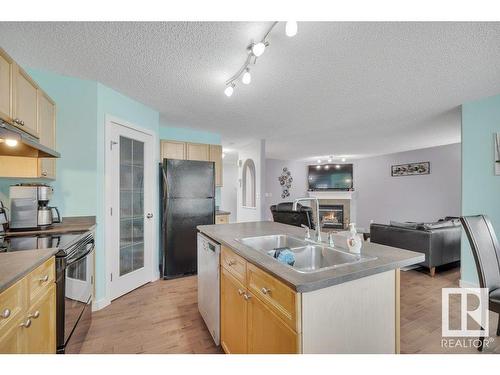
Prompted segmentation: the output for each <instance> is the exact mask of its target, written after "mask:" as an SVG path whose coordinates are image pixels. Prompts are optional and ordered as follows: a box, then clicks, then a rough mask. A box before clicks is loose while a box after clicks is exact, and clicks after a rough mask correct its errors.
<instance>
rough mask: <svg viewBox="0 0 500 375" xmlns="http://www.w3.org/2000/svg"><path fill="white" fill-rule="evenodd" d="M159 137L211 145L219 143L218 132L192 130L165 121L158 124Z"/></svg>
mask: <svg viewBox="0 0 500 375" xmlns="http://www.w3.org/2000/svg"><path fill="white" fill-rule="evenodd" d="M160 139H170V140H172V141H180V142H194V143H207V144H211V145H220V144H221V137H220V134H216V133H211V132H206V131H201V130H194V129H188V128H179V127H176V126H171V125H169V124H166V123H161V124H160Z"/></svg>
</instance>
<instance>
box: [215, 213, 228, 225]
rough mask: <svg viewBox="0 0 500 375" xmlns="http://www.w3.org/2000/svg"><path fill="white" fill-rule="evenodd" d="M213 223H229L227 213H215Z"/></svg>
mask: <svg viewBox="0 0 500 375" xmlns="http://www.w3.org/2000/svg"><path fill="white" fill-rule="evenodd" d="M215 224H229V215H215Z"/></svg>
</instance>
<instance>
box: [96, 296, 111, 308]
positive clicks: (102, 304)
mask: <svg viewBox="0 0 500 375" xmlns="http://www.w3.org/2000/svg"><path fill="white" fill-rule="evenodd" d="M110 304H111V301H110V300H109V298H101V299H100V300H98V301H93V302H92V311H98V310H101V309H104V308H105V307H106V306H108V305H110Z"/></svg>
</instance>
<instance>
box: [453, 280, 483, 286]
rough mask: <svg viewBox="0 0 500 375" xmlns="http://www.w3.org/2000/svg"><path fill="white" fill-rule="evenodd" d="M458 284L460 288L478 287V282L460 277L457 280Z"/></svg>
mask: <svg viewBox="0 0 500 375" xmlns="http://www.w3.org/2000/svg"><path fill="white" fill-rule="evenodd" d="M458 285H460V288H479V285H478V284H476V283H471V282H469V281H464V280H462V279H460V280H459V282H458Z"/></svg>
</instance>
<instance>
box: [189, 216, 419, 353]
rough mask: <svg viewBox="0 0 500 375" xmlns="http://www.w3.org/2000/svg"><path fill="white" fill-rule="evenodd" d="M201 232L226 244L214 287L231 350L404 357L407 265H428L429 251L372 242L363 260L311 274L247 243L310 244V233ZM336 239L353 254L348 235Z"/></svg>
mask: <svg viewBox="0 0 500 375" xmlns="http://www.w3.org/2000/svg"><path fill="white" fill-rule="evenodd" d="M198 230H199V231H200V232H201V233H202V234H203V235H205V236H207V237H209V238H211V239H212V240H214V241H216V242H218V243H219V244H221V247H222V250H221V255H220V285H214V288H220V311H221V314H220V327H221V345H222V348H223V350H224V351H225V352H226V353H398V352H399V268H401V267H405V266H409V265H412V264H416V263H420V262H422V261H423V260H424V256H423V254H421V253H416V252H412V251H407V250H403V249H397V248H393V247H388V246H383V245H379V244H372V243H369V242H364V243H363V249H362V250H361V256H362V257H363V258H364V260H363V261H359V262H352V263H349V264H342V265H338V266H331V267H325V268H323V269H321V268H319V269H315V270H308V271H305V270H298V269H296V268H294V267H291V266H288V265H285V264H282V263H280V262H278V261H277V260H276V259H274V258H273V257H271V256H269V255H268V254H267V252H266V251H260V250H257V249H255V248H253V247H250V246H248V245H246V244H244V243H243V242H245V241H242V239H245V238H252V237H262V236H270V235H287V236H289V237H292V238H296V239H303V238H304V234H305V231H304V230H303V229H302V228H297V227H293V226H289V225H285V224H280V223H275V222H251V223H238V224H223V225H204V226H199V227H198ZM334 241H335V247H334V248H336V249H337V250H338V251H339V254H342V255H345V253H346V252H347V249H346V246H345V238H343V237H341V236H336V237H335V238H334ZM310 244H311V245H316V246H318V244H314V243H312V242H310ZM320 246H322V247H323V248H328V246H327V245H326V244H323V245H320ZM323 251H325V252H327V251H336V250H331V249H323ZM347 256H348V255H347ZM199 272H203V270H199Z"/></svg>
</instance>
